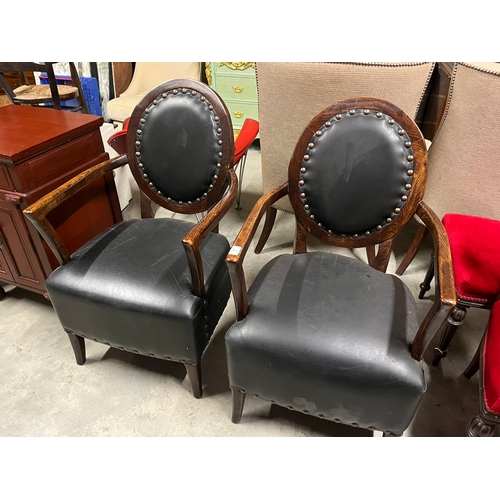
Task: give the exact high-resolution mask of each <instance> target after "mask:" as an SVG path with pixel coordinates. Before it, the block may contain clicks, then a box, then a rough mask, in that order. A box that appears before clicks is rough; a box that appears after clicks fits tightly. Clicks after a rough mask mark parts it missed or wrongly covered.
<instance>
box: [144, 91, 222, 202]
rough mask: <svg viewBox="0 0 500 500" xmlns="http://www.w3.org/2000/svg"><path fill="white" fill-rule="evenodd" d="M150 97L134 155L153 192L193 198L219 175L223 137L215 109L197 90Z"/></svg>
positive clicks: (204, 192)
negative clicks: (211, 107) (218, 164)
mask: <svg viewBox="0 0 500 500" xmlns="http://www.w3.org/2000/svg"><path fill="white" fill-rule="evenodd" d="M155 102H156V103H157V104H153V105H151V106H150V107H149V108H147V109H146V111H145V112H144V113H143V115H142V118H141V122H140V123H139V126H138V128H137V131H136V133H137V139H138V142H139V144H137V145H136V155H137V156H138V157H139V159H140V162H141V163H142V168H143V172H144V173H145V174H146V175H147V176H148V181H150V182H151V183H152V184H153V185H154V188H155V190H156V191H160V192H161V193H162V194H163V196H164V197H165V198H167V197H169V198H171V199H172V200H176V201H183V202H188V201H190V202H194V203H196V199H197V198H198V199H201V198H203V196H204V195H205V196H206V195H207V193H208V192H209V191H210V189H211V186H210V185H211V184H212V183H213V178H214V176H216V175H217V174H218V169H217V163H218V161H219V160H220V158H219V156H218V154H219V153H220V152H221V151H222V140H220V133H218V132H217V130H218V127H219V124H218V123H217V121H215V118H216V113H215V111H214V110H213V109H208V108H209V106H210V103H209V102H208V101H207V100H206V99H203V100H202V96H201V97H200V95H199V93H197V92H196V93H195V94H194V95H193V94H192V93H191V91H187V92H186V93H183V92H182V91H177V92H176V93H175V94H173V93H170V94H167V97H162V96H161V95H159V96H158V98H157V99H156V100H155ZM165 116H168V120H165Z"/></svg>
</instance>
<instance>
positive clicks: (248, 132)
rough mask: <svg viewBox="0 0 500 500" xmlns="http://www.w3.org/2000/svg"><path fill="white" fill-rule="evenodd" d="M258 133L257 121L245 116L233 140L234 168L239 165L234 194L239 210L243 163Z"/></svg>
mask: <svg viewBox="0 0 500 500" xmlns="http://www.w3.org/2000/svg"><path fill="white" fill-rule="evenodd" d="M258 133H259V122H258V121H257V120H253V119H252V118H247V119H246V120H245V121H244V122H243V127H241V130H240V133H239V134H238V137H237V138H236V140H235V141H234V168H235V170H236V169H237V168H238V167H239V168H240V173H239V180H238V194H237V196H236V209H237V210H241V203H240V201H241V186H242V184H243V173H244V171H245V163H246V161H247V153H248V148H249V147H250V145H251V144H252V142H253V141H254V140H255V138H256V137H257V134H258Z"/></svg>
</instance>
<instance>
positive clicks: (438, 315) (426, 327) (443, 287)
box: [411, 201, 457, 360]
mask: <svg viewBox="0 0 500 500" xmlns="http://www.w3.org/2000/svg"><path fill="white" fill-rule="evenodd" d="M416 214H417V215H418V217H420V219H421V220H422V222H423V223H424V224H425V226H426V227H427V228H428V229H429V232H430V234H431V236H432V241H433V243H434V272H435V280H434V281H435V290H436V291H435V299H434V304H433V305H432V307H431V309H430V310H429V312H428V313H427V316H426V317H425V318H424V320H423V322H422V324H421V325H420V328H419V330H418V332H417V335H416V336H415V339H414V341H413V343H412V346H411V354H412V356H413V357H414V358H415V359H418V360H421V359H422V357H423V355H424V352H425V350H426V349H427V346H428V345H429V343H430V341H431V340H432V338H433V337H434V335H435V333H436V332H437V331H438V330H439V328H440V327H441V325H442V324H443V323H444V322H445V321H446V320H447V318H448V316H449V315H450V313H451V311H452V309H453V308H454V307H455V306H456V304H457V295H456V291H455V280H454V279H453V267H452V263H451V251H450V243H449V241H448V236H447V234H446V230H445V228H444V226H443V224H442V222H441V221H440V220H439V217H438V216H437V215H436V214H435V213H434V212H433V211H432V210H431V209H430V207H429V206H428V205H426V204H425V203H424V202H423V201H421V202H420V203H419V205H418V207H417V211H416Z"/></svg>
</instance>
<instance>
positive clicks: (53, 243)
mask: <svg viewBox="0 0 500 500" xmlns="http://www.w3.org/2000/svg"><path fill="white" fill-rule="evenodd" d="M126 164H127V156H126V155H122V156H118V157H116V158H113V159H111V160H106V161H104V162H102V163H99V164H98V165H94V166H93V167H90V168H89V169H87V170H85V171H84V172H82V173H80V174H78V175H77V176H75V177H73V179H70V180H69V181H67V182H65V183H64V184H62V185H61V186H59V187H58V188H56V189H54V191H52V192H50V193H47V194H46V195H45V196H42V197H41V198H40V199H39V200H37V201H36V202H35V203H33V204H32V205H30V206H29V207H27V208H25V209H24V211H23V213H24V215H25V216H26V218H27V219H29V220H30V221H31V223H32V224H33V225H34V226H35V227H36V229H37V230H38V232H39V233H40V234H41V235H42V237H43V239H44V240H45V241H46V242H47V244H48V245H49V247H50V249H51V250H52V251H53V252H54V255H55V256H56V258H57V260H58V261H59V264H61V265H62V264H65V263H66V262H69V260H70V256H69V252H68V249H67V248H66V245H65V244H64V243H63V241H62V239H61V238H60V237H59V235H58V234H57V232H56V230H55V229H54V227H53V226H52V224H51V223H50V222H49V221H48V220H47V214H48V213H50V212H51V211H52V210H53V209H54V208H56V207H57V206H59V205H60V204H61V203H62V202H63V201H65V200H67V199H68V198H70V197H71V196H73V195H74V194H76V193H78V191H80V190H82V189H83V188H84V187H85V186H87V185H89V184H90V183H91V182H93V181H94V180H96V179H97V178H99V177H101V176H103V175H105V174H106V173H108V172H109V171H111V170H113V169H115V168H118V167H121V166H123V165H126Z"/></svg>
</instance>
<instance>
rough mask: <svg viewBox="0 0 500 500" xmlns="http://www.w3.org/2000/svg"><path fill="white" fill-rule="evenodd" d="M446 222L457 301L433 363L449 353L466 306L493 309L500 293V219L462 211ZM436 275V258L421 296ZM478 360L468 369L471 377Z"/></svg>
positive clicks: (464, 314)
mask: <svg viewBox="0 0 500 500" xmlns="http://www.w3.org/2000/svg"><path fill="white" fill-rule="evenodd" d="M443 226H444V227H445V229H446V233H447V234H448V239H449V241H450V249H451V257H452V265H453V275H454V278H455V289H456V294H457V305H456V307H455V308H454V309H453V311H452V313H451V315H450V317H449V318H448V325H447V327H446V329H445V330H444V332H443V334H442V336H441V339H440V342H439V345H438V346H437V347H436V348H435V354H434V359H433V362H432V363H433V365H434V366H436V365H437V364H438V363H439V361H440V360H441V358H443V357H445V356H446V349H447V348H448V346H449V344H450V342H451V340H452V338H453V336H454V335H455V332H456V330H457V328H458V327H459V326H460V325H461V324H462V323H463V320H464V319H465V316H466V315H467V308H469V307H481V308H485V309H490V308H491V307H492V305H493V303H494V302H495V299H496V297H497V296H498V294H499V293H500V267H499V265H498V262H499V260H500V221H498V220H493V219H487V218H484V217H476V216H471V215H463V214H446V215H445V216H444V217H443ZM433 276H434V261H433V260H432V259H431V264H430V266H429V269H428V271H427V274H426V276H425V279H424V281H423V283H422V284H421V285H420V288H421V291H420V295H419V297H420V298H423V296H424V294H425V292H426V291H427V290H429V288H430V282H431V280H432V278H433ZM477 368H478V367H477V363H475V364H471V365H470V366H469V368H467V370H466V371H465V375H466V376H467V377H471V376H472V375H474V373H475V372H476V371H477Z"/></svg>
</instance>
